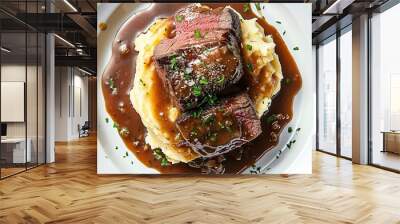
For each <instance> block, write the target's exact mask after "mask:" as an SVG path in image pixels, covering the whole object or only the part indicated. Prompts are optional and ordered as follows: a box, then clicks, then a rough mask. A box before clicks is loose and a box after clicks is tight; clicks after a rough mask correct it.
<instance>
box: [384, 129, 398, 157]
mask: <svg viewBox="0 0 400 224" xmlns="http://www.w3.org/2000/svg"><path fill="white" fill-rule="evenodd" d="M382 135H383V150H382V152H392V153H396V154H400V131H383V132H382Z"/></svg>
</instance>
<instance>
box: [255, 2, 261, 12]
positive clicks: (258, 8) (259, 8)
mask: <svg viewBox="0 0 400 224" xmlns="http://www.w3.org/2000/svg"><path fill="white" fill-rule="evenodd" d="M255 5H256V9H257V10H259V11H260V10H261V6H260V3H259V2H257V3H255Z"/></svg>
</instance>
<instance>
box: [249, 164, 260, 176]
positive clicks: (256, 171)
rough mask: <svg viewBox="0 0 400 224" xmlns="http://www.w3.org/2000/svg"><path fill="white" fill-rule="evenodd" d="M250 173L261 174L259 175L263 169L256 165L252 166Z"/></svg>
mask: <svg viewBox="0 0 400 224" xmlns="http://www.w3.org/2000/svg"><path fill="white" fill-rule="evenodd" d="M250 173H251V174H259V173H261V167H259V166H256V165H252V166H251V169H250Z"/></svg>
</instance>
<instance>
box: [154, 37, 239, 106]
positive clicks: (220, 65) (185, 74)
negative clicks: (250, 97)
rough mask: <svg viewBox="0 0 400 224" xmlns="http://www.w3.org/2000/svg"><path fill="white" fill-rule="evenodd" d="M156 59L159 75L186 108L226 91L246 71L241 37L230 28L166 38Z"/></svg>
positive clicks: (174, 99) (158, 50) (171, 94)
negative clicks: (197, 35) (240, 43)
mask: <svg viewBox="0 0 400 224" xmlns="http://www.w3.org/2000/svg"><path fill="white" fill-rule="evenodd" d="M153 59H154V62H155V66H156V71H157V74H158V76H159V77H160V78H161V80H162V81H163V83H164V86H165V87H166V89H168V91H169V93H170V96H171V99H172V100H173V102H174V104H175V105H176V106H178V107H179V108H180V109H181V110H182V111H186V110H189V109H193V108H196V107H198V106H200V105H202V104H203V103H204V102H205V97H206V96H208V95H221V94H223V93H224V91H225V90H227V89H230V88H229V87H232V86H233V85H234V84H235V83H237V82H238V81H239V79H240V78H241V77H242V75H243V64H242V59H241V56H240V49H239V46H238V42H237V39H236V38H235V37H234V36H233V35H232V34H231V33H230V32H229V31H227V30H218V31H212V32H208V33H207V34H204V36H202V37H201V38H196V37H194V36H193V33H191V34H188V33H186V34H183V35H177V36H176V37H175V38H173V39H166V40H163V41H162V42H161V43H160V44H159V45H157V46H156V48H155V50H154V56H153Z"/></svg>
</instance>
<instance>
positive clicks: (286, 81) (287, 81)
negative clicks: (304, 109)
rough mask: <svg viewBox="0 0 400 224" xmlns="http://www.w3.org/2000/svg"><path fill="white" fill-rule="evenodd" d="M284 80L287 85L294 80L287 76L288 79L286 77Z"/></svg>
mask: <svg viewBox="0 0 400 224" xmlns="http://www.w3.org/2000/svg"><path fill="white" fill-rule="evenodd" d="M284 81H285V84H286V85H289V84H290V83H291V82H292V80H291V79H290V78H286V79H284Z"/></svg>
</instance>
